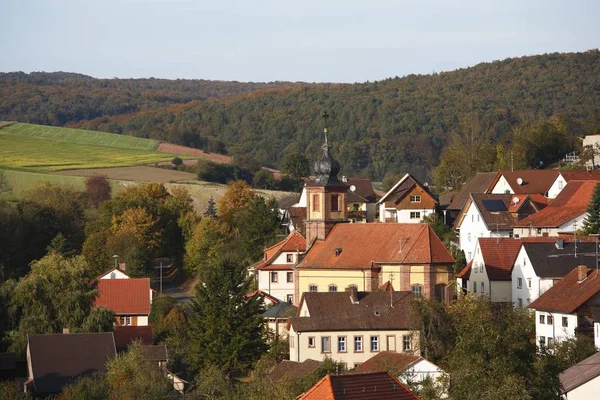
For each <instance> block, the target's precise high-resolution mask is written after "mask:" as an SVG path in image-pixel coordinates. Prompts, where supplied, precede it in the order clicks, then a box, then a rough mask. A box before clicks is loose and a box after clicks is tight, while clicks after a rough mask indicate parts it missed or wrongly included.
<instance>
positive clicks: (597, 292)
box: [529, 266, 600, 347]
mask: <svg viewBox="0 0 600 400" xmlns="http://www.w3.org/2000/svg"><path fill="white" fill-rule="evenodd" d="M599 307H600V274H598V273H597V272H596V270H595V269H591V268H588V267H585V266H578V267H577V268H575V269H573V270H572V271H571V272H569V273H568V274H567V275H566V276H565V277H564V278H563V279H562V280H560V281H558V282H556V283H555V284H554V286H552V287H551V288H550V289H548V290H547V291H546V292H545V293H543V294H542V295H541V296H540V297H539V298H538V299H537V300H535V301H534V302H532V303H531V304H530V305H529V308H531V309H533V310H535V332H536V337H537V339H538V345H540V346H541V345H545V346H552V345H553V344H554V343H555V342H556V341H559V340H564V339H568V338H573V337H575V334H582V335H587V336H590V337H594V341H595V343H596V347H599V345H600V337H598V333H599V332H598V325H600V324H599V323H598V321H596V320H595V317H594V315H598V314H600V313H599V312H598V311H600V310H599Z"/></svg>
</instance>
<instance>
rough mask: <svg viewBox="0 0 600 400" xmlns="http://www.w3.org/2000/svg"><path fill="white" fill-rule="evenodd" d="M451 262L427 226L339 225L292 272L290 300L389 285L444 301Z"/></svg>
mask: <svg viewBox="0 0 600 400" xmlns="http://www.w3.org/2000/svg"><path fill="white" fill-rule="evenodd" d="M453 263H454V259H453V258H452V255H451V254H450V253H449V252H448V250H447V249H446V247H445V246H444V244H443V243H442V241H441V240H440V239H439V238H438V237H437V235H436V234H435V232H434V231H433V230H432V229H431V227H430V226H429V225H427V224H397V223H384V224H337V225H335V226H334V227H333V228H332V230H331V232H330V233H329V235H328V236H327V237H326V238H325V240H315V241H314V242H313V244H312V246H311V247H310V249H309V250H308V252H307V254H306V256H305V257H304V259H303V260H302V261H301V262H300V263H299V264H298V265H297V266H296V267H295V268H294V271H295V282H296V286H295V289H296V294H295V296H294V297H295V298H296V299H300V298H301V296H302V293H305V292H337V291H343V290H345V289H346V288H348V287H355V288H356V289H357V290H360V291H373V290H377V289H378V288H379V287H381V286H382V285H383V284H384V283H386V282H390V283H391V284H392V286H393V287H394V288H396V289H397V290H401V291H412V292H413V293H414V294H416V295H420V296H424V297H425V298H437V299H439V300H443V301H446V302H447V301H449V300H450V299H451V297H452V290H450V288H449V287H448V284H449V282H451V281H452V280H453V278H454V277H453Z"/></svg>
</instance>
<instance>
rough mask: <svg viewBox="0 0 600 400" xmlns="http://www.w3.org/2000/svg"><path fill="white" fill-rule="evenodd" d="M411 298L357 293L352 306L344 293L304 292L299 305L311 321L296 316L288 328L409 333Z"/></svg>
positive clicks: (382, 293)
mask: <svg viewBox="0 0 600 400" xmlns="http://www.w3.org/2000/svg"><path fill="white" fill-rule="evenodd" d="M413 298H414V297H413V294H412V293H411V292H379V291H378V292H358V304H354V303H352V301H351V299H350V295H349V294H348V293H346V292H307V293H304V294H303V295H302V300H301V303H302V302H304V303H305V304H306V306H307V307H308V312H309V315H310V317H301V316H297V317H295V318H292V319H291V324H292V326H293V328H294V330H295V331H296V332H317V331H336V330H370V329H372V330H381V329H395V330H401V329H410V326H411V323H410V312H411V307H412V301H413ZM390 301H391V303H392V304H393V307H392V306H390ZM300 308H301V307H300Z"/></svg>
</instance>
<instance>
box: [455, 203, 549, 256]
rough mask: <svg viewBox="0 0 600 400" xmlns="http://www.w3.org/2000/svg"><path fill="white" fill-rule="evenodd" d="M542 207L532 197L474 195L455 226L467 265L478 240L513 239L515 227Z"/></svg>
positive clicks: (466, 204)
mask: <svg viewBox="0 0 600 400" xmlns="http://www.w3.org/2000/svg"><path fill="white" fill-rule="evenodd" d="M540 207H541V206H540V205H539V204H538V203H537V202H535V201H534V200H533V199H532V198H531V196H530V195H510V194H471V195H470V196H469V199H468V200H467V202H466V203H465V206H464V207H463V210H462V211H461V213H460V215H459V217H458V219H457V220H456V222H455V225H454V229H455V230H457V231H458V236H459V247H460V249H461V250H463V251H464V252H465V257H466V258H467V262H468V261H471V259H473V255H474V251H475V244H476V242H477V239H478V238H490V237H496V238H499V237H511V236H512V234H513V226H514V225H515V223H517V221H518V220H519V219H521V218H525V217H527V216H529V215H531V214H534V213H536V212H537V211H538V210H539V208H540Z"/></svg>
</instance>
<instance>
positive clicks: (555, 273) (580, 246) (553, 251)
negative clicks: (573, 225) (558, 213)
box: [511, 238, 598, 308]
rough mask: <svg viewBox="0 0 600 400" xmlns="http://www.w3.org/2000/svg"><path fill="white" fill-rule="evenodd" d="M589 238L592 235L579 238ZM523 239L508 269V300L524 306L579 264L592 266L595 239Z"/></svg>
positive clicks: (593, 264)
mask: <svg viewBox="0 0 600 400" xmlns="http://www.w3.org/2000/svg"><path fill="white" fill-rule="evenodd" d="M582 239H584V240H586V239H587V240H593V239H594V238H582ZM580 240H581V239H578V242H574V241H571V242H567V241H565V240H564V239H563V238H554V240H552V241H551V242H529V241H523V242H522V246H521V248H520V250H519V253H518V254H517V258H516V259H515V264H514V266H513V268H512V273H511V277H512V278H511V279H512V302H513V304H514V305H515V307H518V308H521V307H527V306H528V305H529V304H530V303H531V302H532V301H534V300H536V299H537V298H538V297H540V296H541V295H542V294H543V293H544V292H546V291H547V290H548V289H550V288H551V287H552V286H553V285H554V283H555V282H558V281H559V280H560V279H562V278H563V277H564V276H565V275H567V274H568V273H569V272H571V271H572V270H573V269H575V268H577V267H578V266H579V265H585V266H588V267H595V266H596V246H597V245H598V244H597V243H596V242H595V241H580Z"/></svg>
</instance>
